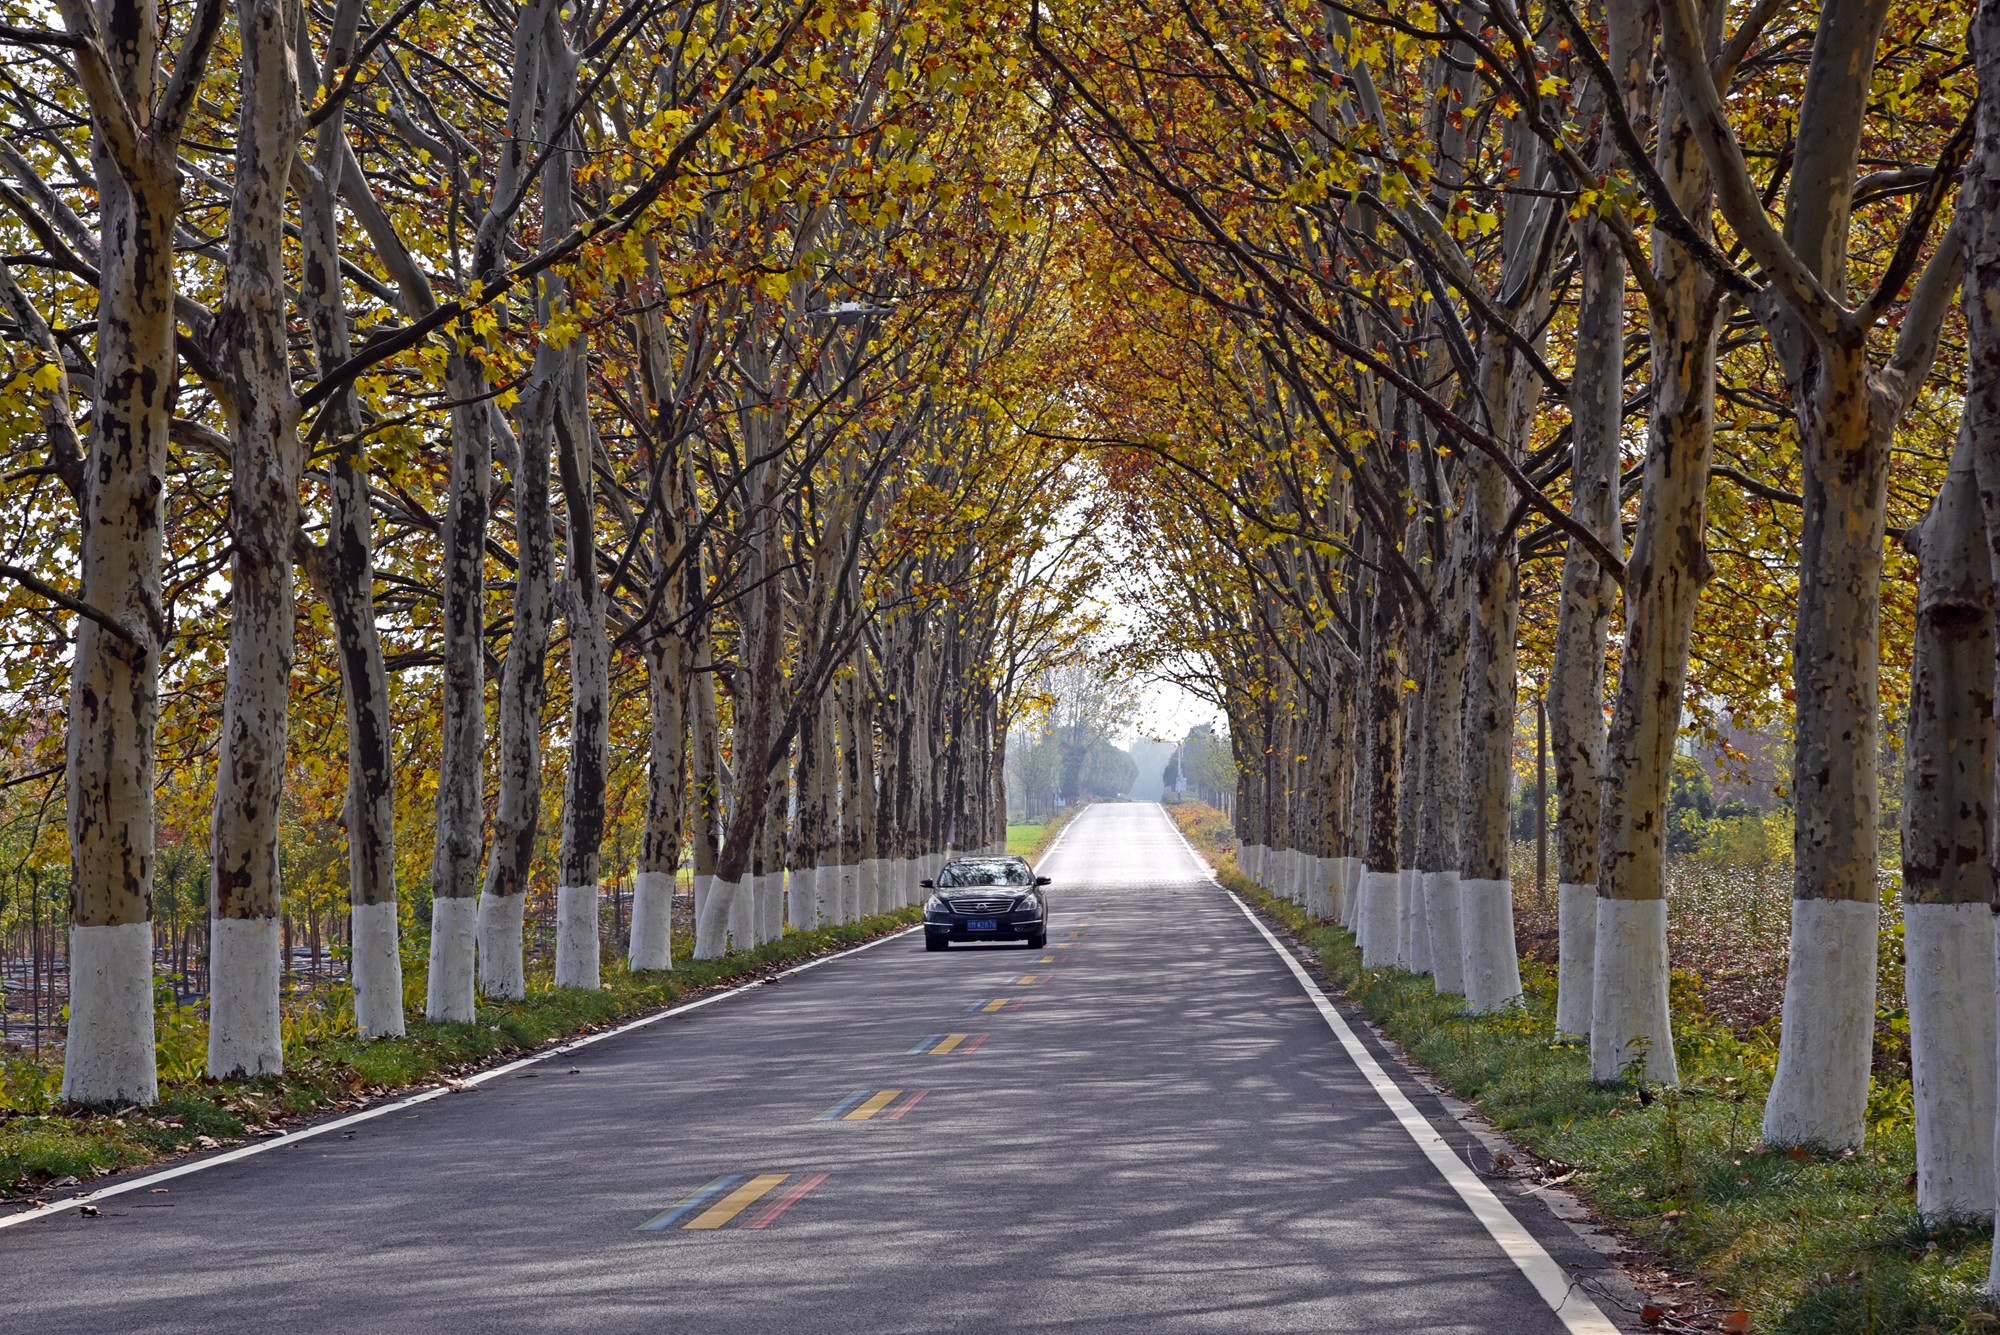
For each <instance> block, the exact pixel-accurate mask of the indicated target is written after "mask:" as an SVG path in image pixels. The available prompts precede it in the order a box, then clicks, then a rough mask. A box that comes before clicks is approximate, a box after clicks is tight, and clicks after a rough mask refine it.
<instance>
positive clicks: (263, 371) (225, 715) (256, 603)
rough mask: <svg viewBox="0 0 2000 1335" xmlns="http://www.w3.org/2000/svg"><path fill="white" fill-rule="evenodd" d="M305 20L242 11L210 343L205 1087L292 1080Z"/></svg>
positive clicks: (258, 0) (255, 5) (289, 13)
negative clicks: (213, 682)
mask: <svg viewBox="0 0 2000 1335" xmlns="http://www.w3.org/2000/svg"><path fill="white" fill-rule="evenodd" d="M294 12H295V11H293V10H292V9H291V8H290V7H288V6H285V5H282V4H278V3H274V2H273V0H242V3H240V4H239V5H238V8H237V32H238V35H239V38H240V40H241V48H242V49H241V56H240V62H239V66H238V69H239V78H238V83H237V126H236V182H235V192H234V197H233V199H232V201H231V208H230V210H229V241H228V269H227V276H226V278H225V280H224V288H223V298H222V309H221V310H220V311H219V312H218V313H217V316H216V321H215V327H214V328H213V330H212V331H211V332H210V345H211V348H212V352H213V355H214V357H215V361H216V367H217V370H218V372H219V373H220V375H221V377H222V379H223V381H224V382H225V383H226V384H227V386H228V389H229V395H230V399H231V400H232V402H231V404H230V412H229V434H230V454H231V461H230V464H231V466H230V478H229V536H230V566H229V569H230V579H229V665H228V669H227V673H226V683H225V685H224V688H223V697H222V735H221V739H220V748H219V751H220V754H219V759H218V764H217V771H216V781H215V814H214V824H213V827H212V831H211V837H210V845H209V867H210V894H209V912H210V914H211V915H212V917H213V919H214V923H213V927H212V929H211V930H212V933H213V934H212V936H211V946H210V949H211V952H212V953H211V957H210V966H209V967H210V978H209V991H208V1016H209V1021H208V1073H209V1075H210V1076H211V1077H212V1078H216V1079H222V1078H226V1077H229V1076H233V1075H265V1074H269V1073H271V1072H275V1071H278V1070H281V1069H283V1067H284V1051H283V1044H282V1038H281V1035H280V1032H279V1027H278V986H279V983H278V979H279V973H280V970H279V958H278V935H279V933H278V918H279V913H280V907H281V900H282V897H283V895H282V891H281V889H280V886H279V879H278V825H279V807H280V803H281V801H282V798H283V796H284V782H285V760H286V756H285V736H286V727H285V725H286V720H287V709H286V706H287V697H288V693H289V690H290V684H291V674H292V655H293V643H294V642H293V625H292V621H293V594H292V539H293V535H294V534H295V533H297V532H298V526H299V518H298V514H299V474H300V471H301V470H302V468H303V466H304V459H303V455H302V452H301V447H300V443H299V438H298V418H299V409H298V400H297V399H296V397H295V396H294V395H293V393H292V379H291V365H290V361H289V356H288V351H289V350H288V348H287V337H288V331H287V329H286V321H285V315H286V310H285V254H284V221H285V192H286V185H287V183H288V181H289V179H290V172H291V165H292V156H293V153H294V151H295V150H296V148H297V147H298V144H299V140H300V138H301V137H302V135H303V134H304V131H305V119H304V116H303V114H302V113H301V112H300V110H299V90H298V81H297V65H296V63H295V60H294V56H293V49H292V45H293V44H292V33H291V27H290V23H291V19H292V18H293V16H294ZM287 962H289V961H287Z"/></svg>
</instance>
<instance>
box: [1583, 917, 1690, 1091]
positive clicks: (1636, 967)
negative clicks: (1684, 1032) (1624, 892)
mask: <svg viewBox="0 0 2000 1335" xmlns="http://www.w3.org/2000/svg"><path fill="white" fill-rule="evenodd" d="M1593 937H1594V946H1595V954H1596V967H1597V975H1596V978H1595V980H1594V981H1593V984H1592V988H1591V995H1592V997H1593V1003H1592V1004H1593V1007H1594V1009H1593V1013H1592V1015H1591V1019H1590V1035H1591V1037H1590V1076H1591V1079H1593V1080H1597V1081H1600V1082H1609V1081H1613V1080H1618V1079H1622V1078H1624V1077H1626V1076H1628V1075H1638V1076H1640V1077H1642V1078H1644V1079H1647V1080H1657V1081H1661V1082H1663V1083H1666V1084H1672V1083H1674V1082H1675V1081H1677V1080H1679V1079H1680V1066H1679V1063H1678V1062H1677V1061H1676V1060H1675V1057H1674V1033H1673V1026H1672V1024H1671V1022H1670V1020H1669V1017H1668V1011H1667V901H1666V900H1664V899H1608V898H1604V897H1599V898H1598V900H1597V927H1596V931H1595V933H1594V934H1593Z"/></svg>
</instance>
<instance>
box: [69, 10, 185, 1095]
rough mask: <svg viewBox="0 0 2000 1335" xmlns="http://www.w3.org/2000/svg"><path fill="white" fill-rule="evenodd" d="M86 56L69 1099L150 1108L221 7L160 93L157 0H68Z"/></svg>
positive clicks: (82, 75)
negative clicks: (186, 254)
mask: <svg viewBox="0 0 2000 1335" xmlns="http://www.w3.org/2000/svg"><path fill="white" fill-rule="evenodd" d="M59 8H60V10H61V12H62V16H63V23H64V26H65V27H66V28H68V29H69V31H70V32H72V33H74V34H77V35H78V36H79V37H84V38H86V39H88V40H90V41H91V42H92V43H93V45H91V46H89V47H87V48H85V49H84V50H82V51H81V52H79V55H80V59H79V60H78V61H77V64H76V68H77V74H78V81H79V84H80V85H81V87H82V90H83V93H84V96H85V97H86V99H87V100H88V102H89V107H90V120H91V131H92V133H91V163H92V168H93V170H94V172H95V174H96V184H97V189H98V192H99V212H100V241H99V247H98V254H97V264H98V289H97V295H98V305H97V345H96V348H95V356H96V372H97V379H96V386H95V392H94V394H93V396H92V404H91V417H90V445H89V456H88V459H87V466H86V468H85V472H84V479H85V481H84V494H83V503H82V506H81V516H80V517H81V520H82V527H83V532H82V544H81V545H82V561H81V589H80V597H81V599H82V601H83V602H84V603H85V604H87V605H88V606H90V607H93V608H96V609H98V610H99V611H101V612H103V613H104V614H105V615H106V617H107V618H108V620H109V622H110V624H108V625H107V624H103V623H100V622H99V621H98V620H96V619H95V618H91V617H81V618H79V619H78V621H77V627H76V650H75V654H74V656H73V658H72V659H71V669H70V699H69V726H68V732H67V736H66V738H65V746H66V759H67V764H66V792H67V798H68V822H69V841H70V952H69V961H70V1022H69V1031H68V1042H67V1043H66V1045H65V1047H64V1050H63V1096H64V1097H65V1098H67V1099H71V1100H74V1101H76V1102H79V1103H111V1102H120V1103H124V1102H130V1103H140V1104H146V1103H151V1102H153V1101H154V1099H155V1098H157V1097H158V1091H159V1086H158V1081H157V1077H156V1075H155V1071H154V1063H153V977H152V959H153V936H152V897H153V871H154V857H155V848H154V816H153V775H154V764H155V757H154V730H155V727H156V725H157V722H158V718H159V696H160V650H161V647H162V644H163V642H164V639H165V635H166V620H165V614H164V609H163V607H162V605H161V597H162V594H161V549H162V525H163V523H164V518H165V516H164V510H163V506H162V498H163V497H164V495H165V493H166V456H167V430H168V426H169V424H170V422H171V420H172V412H173V410H172V399H173V391H174V383H175V376H176V371H177V365H176V361H175V357H174V289H175V283H174V257H173V233H174V224H175V219H176V217H177V216H178V214H179V211H180V205H181V199H180V179H179V173H178V169H177V167H176V164H175V156H176V152H177V149H178V145H179V140H180V128H181V125H182V123H183V121H184V120H185V117H186V114H187V109H188V107H189V106H190V105H191V104H192V102H193V98H194V90H195V89H196V88H198V87H199V85H200V81H201V72H202V69H203V67H204V66H205V64H206V60H207V56H208V51H209V49H210V46H211V45H212V42H213V38H214V31H215V27H216V25H217V24H218V23H219V13H218V12H217V9H216V8H215V7H204V8H202V9H199V10H197V12H196V13H195V15H194V16H193V21H192V24H191V32H190V35H189V37H188V39H187V40H186V42H185V44H184V45H183V47H182V50H181V52H180V55H179V58H178V59H177V61H176V79H175V81H174V82H172V83H170V84H169V85H168V86H167V87H166V89H164V90H162V89H161V88H160V86H159V75H160V69H159V50H158V42H159V33H160V15H159V9H158V6H157V5H156V4H155V3H153V2H152V0H104V2H103V3H100V4H99V5H98V6H96V7H95V8H93V7H91V6H90V5H88V4H86V3H84V2H83V0H62V3H61V4H60V5H59Z"/></svg>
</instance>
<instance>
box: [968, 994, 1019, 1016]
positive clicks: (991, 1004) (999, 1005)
mask: <svg viewBox="0 0 2000 1335" xmlns="http://www.w3.org/2000/svg"><path fill="white" fill-rule="evenodd" d="M1012 1000H1013V998H1012V997H995V998H993V1000H991V1001H975V1002H973V1003H972V1004H971V1005H970V1006H967V1007H966V1008H965V1013H966V1014H967V1015H980V1014H985V1015H991V1014H992V1013H993V1012H994V1011H1004V1010H1006V1009H1007V1003H1008V1002H1009V1001H1012Z"/></svg>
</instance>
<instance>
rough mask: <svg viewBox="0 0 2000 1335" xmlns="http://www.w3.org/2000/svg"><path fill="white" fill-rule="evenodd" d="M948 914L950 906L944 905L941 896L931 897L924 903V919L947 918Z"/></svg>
mask: <svg viewBox="0 0 2000 1335" xmlns="http://www.w3.org/2000/svg"><path fill="white" fill-rule="evenodd" d="M950 913H951V905H949V904H947V903H945V901H944V896H943V895H932V896H931V897H930V898H929V899H926V900H925V901H924V916H925V917H926V918H942V917H946V916H948V915H949V914H950Z"/></svg>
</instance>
